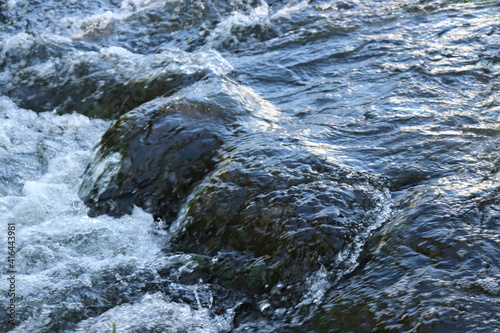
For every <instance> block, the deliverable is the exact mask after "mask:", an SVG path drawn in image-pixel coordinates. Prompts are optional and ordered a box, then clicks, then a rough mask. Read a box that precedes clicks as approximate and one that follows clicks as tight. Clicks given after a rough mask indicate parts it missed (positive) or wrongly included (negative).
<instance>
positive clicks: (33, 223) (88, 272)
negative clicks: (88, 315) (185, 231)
mask: <svg viewBox="0 0 500 333" xmlns="http://www.w3.org/2000/svg"><path fill="white" fill-rule="evenodd" d="M0 120H1V121H0V133H3V134H2V136H1V137H3V139H2V142H4V143H5V144H4V148H5V149H6V150H7V153H8V154H13V155H15V154H33V155H35V156H38V157H39V160H40V161H41V162H40V163H44V164H45V165H46V168H45V172H44V173H43V174H42V175H38V176H34V178H31V179H29V180H27V181H26V182H25V184H24V187H23V192H22V194H21V195H17V196H4V197H0V220H1V221H4V223H1V225H0V234H2V235H6V233H7V223H6V222H13V223H15V224H16V251H17V253H16V270H17V290H16V300H17V303H16V305H17V309H18V312H17V314H18V318H20V319H21V323H20V325H19V326H18V327H16V328H15V329H14V330H12V332H47V331H50V330H51V327H53V325H57V323H58V322H61V321H65V320H66V319H65V318H67V316H68V313H76V314H80V316H81V314H82V313H84V312H85V311H86V310H85V308H86V303H85V302H88V299H87V300H86V297H87V298H88V297H90V296H92V295H94V294H95V295H96V296H95V297H96V300H95V302H97V303H99V302H103V305H104V306H108V307H113V305H112V304H111V305H109V304H107V303H106V302H109V301H105V300H104V301H103V300H100V297H101V296H99V295H100V294H102V293H103V292H104V291H105V290H106V288H107V287H108V285H107V283H108V282H107V281H108V280H109V279H111V280H112V281H115V283H122V284H123V285H124V286H126V287H124V291H123V292H122V294H121V295H119V296H120V297H122V298H125V299H126V298H127V297H129V293H130V294H133V293H134V291H133V290H132V289H133V288H134V287H133V281H135V280H141V279H147V277H148V276H151V274H152V275H153V276H155V274H157V273H156V269H157V267H156V266H157V265H158V264H159V260H160V259H161V258H164V257H165V255H164V254H161V253H160V252H161V249H162V246H163V245H164V244H165V243H164V242H165V235H164V233H163V232H162V231H161V230H160V229H159V226H158V224H157V223H155V222H154V221H153V218H152V216H151V215H150V214H147V213H145V212H144V211H142V210H141V209H138V208H134V211H133V213H132V215H130V216H124V217H122V218H119V219H116V218H112V217H109V216H100V217H96V218H90V217H88V216H87V215H86V210H87V208H86V207H85V206H84V205H83V203H82V202H81V200H80V199H79V198H78V196H77V194H76V192H77V188H78V185H79V184H80V179H79V176H80V175H81V173H82V172H83V168H84V166H85V164H86V162H87V159H88V158H89V155H90V151H91V149H92V147H93V145H94V144H95V143H96V142H97V141H98V139H99V138H100V136H101V135H102V134H103V132H104V131H105V130H106V129H107V127H108V125H109V124H110V123H109V122H105V121H102V120H91V119H88V118H87V117H85V116H82V115H77V114H71V115H62V116H60V115H56V114H54V113H42V114H40V115H37V114H36V113H34V112H32V111H29V110H23V109H20V108H18V107H16V106H15V104H14V103H12V101H10V100H9V99H7V98H3V97H2V98H0ZM1 137H0V138H1ZM9 141H10V142H11V144H7V143H8V142H9ZM6 249H7V247H6V246H2V247H1V249H0V256H1V257H3V258H6V257H7V253H6ZM172 260H173V262H175V261H179V260H181V261H182V260H189V257H185V258H180V259H179V258H172ZM167 262H168V260H167ZM5 263H6V261H1V262H0V265H2V267H0V269H1V271H2V273H3V275H2V277H1V278H2V281H6V276H5V274H6V273H5V272H6V271H7V270H6V269H5V267H3V265H5ZM126 279H129V280H130V279H132V280H133V281H132V282H131V283H130V284H129V280H126ZM121 281H123V282H121ZM4 284H5V282H2V284H1V285H2V289H3V286H4ZM129 289H130V290H129ZM137 292H140V291H139V290H138V291H137ZM130 298H131V296H130ZM6 304H8V299H7V293H1V294H0V310H1V311H5V310H6V309H5V308H4V307H5V305H6ZM97 305H98V304H96V306H97ZM168 316H170V317H168ZM231 316H232V314H231V313H229V312H228V313H226V314H225V315H224V316H220V317H219V316H216V317H213V316H211V315H209V311H208V309H203V308H201V309H198V310H192V309H190V308H189V306H188V305H184V304H177V303H174V302H170V301H169V300H168V299H167V298H165V297H164V296H163V295H161V294H155V295H145V296H144V297H143V298H142V299H141V300H140V301H139V302H137V303H135V304H124V305H120V306H117V307H115V308H112V309H111V310H109V311H108V312H106V313H104V314H102V315H100V316H98V317H96V318H93V319H89V320H86V321H83V322H81V323H80V324H79V326H78V330H77V331H84V332H98V331H106V330H100V327H107V328H109V324H110V320H115V321H117V323H118V327H119V331H123V329H124V328H126V327H128V328H130V329H131V330H128V332H132V331H136V332H141V331H143V330H144V329H147V328H148V327H150V326H151V325H154V327H164V328H165V329H166V331H168V328H169V327H174V328H186V329H189V330H191V331H194V332H218V331H221V330H226V329H227V328H228V327H229V325H230V324H229V323H230V322H231V320H230V318H229V317H231ZM165 318H171V320H170V321H171V324H169V323H168V322H165V320H164V319H165ZM106 325H108V326H106ZM161 325H163V326H161ZM168 325H173V326H168ZM98 328H99V329H98Z"/></svg>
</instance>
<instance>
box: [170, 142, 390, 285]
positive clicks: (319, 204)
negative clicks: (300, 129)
mask: <svg viewBox="0 0 500 333" xmlns="http://www.w3.org/2000/svg"><path fill="white" fill-rule="evenodd" d="M246 140H247V141H253V143H247V144H245V143H242V142H240V143H239V144H238V147H237V148H234V150H230V151H229V152H228V153H227V155H225V156H224V161H223V162H221V163H220V165H219V166H218V167H217V169H216V170H215V171H214V172H212V173H211V174H210V175H209V176H208V177H207V178H206V179H205V180H204V181H203V182H202V183H201V184H200V185H199V186H198V187H197V188H196V189H195V190H194V193H193V196H192V197H190V200H188V202H187V204H186V208H185V210H184V211H183V212H182V215H181V216H180V217H179V220H178V221H176V224H174V225H173V226H172V228H171V231H172V233H173V234H174V236H173V238H172V240H171V244H172V245H171V246H172V247H173V249H175V250H177V251H183V252H191V253H198V254H201V255H207V256H211V257H217V256H221V255H223V256H224V255H225V256H226V257H228V256H232V257H233V258H241V260H240V261H239V262H238V260H236V262H235V263H234V265H235V266H234V268H233V270H235V271H241V269H242V267H245V266H246V267H248V270H247V272H246V277H242V278H240V279H235V278H229V277H227V278H228V279H227V281H222V283H226V284H229V285H230V286H231V287H233V288H236V289H247V290H253V291H255V292H258V291H260V292H262V289H264V288H265V286H266V285H268V286H270V287H272V286H273V285H275V284H276V283H278V282H284V283H293V282H297V281H299V280H300V279H302V278H303V277H304V276H306V275H308V274H309V273H310V272H314V271H316V270H318V269H320V268H321V267H325V268H327V269H328V270H329V271H330V272H333V276H334V279H335V278H338V277H340V276H342V274H344V273H345V272H347V271H349V270H350V269H352V268H353V267H354V266H355V264H354V263H355V260H356V257H357V255H358V254H359V250H360V247H361V246H362V244H363V242H364V240H365V239H366V238H367V237H368V235H369V234H370V231H371V230H373V229H374V228H376V227H377V226H379V225H380V223H381V222H382V220H383V217H384V216H385V213H386V209H387V201H388V196H387V193H386V192H385V191H384V182H383V180H381V179H379V178H377V177H373V176H369V175H366V174H362V173H359V172H355V171H353V170H348V169H343V168H342V167H339V166H336V165H334V164H332V163H329V162H327V161H325V160H324V159H322V158H321V157H318V156H316V155H314V154H312V153H309V152H305V151H300V150H297V148H296V147H293V146H286V145H283V146H281V145H279V144H278V143H277V142H273V144H264V143H262V142H260V144H259V141H258V139H257V138H255V137H253V138H246ZM233 260H234V259H233ZM226 261H227V260H226ZM249 262H250V263H251V265H249ZM223 263H225V261H224V260H223ZM257 263H258V264H257ZM240 275H241V274H240ZM217 278H218V279H219V280H222V279H223V277H222V279H221V275H218V277H217Z"/></svg>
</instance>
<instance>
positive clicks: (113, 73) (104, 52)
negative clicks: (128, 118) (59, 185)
mask: <svg viewBox="0 0 500 333" xmlns="http://www.w3.org/2000/svg"><path fill="white" fill-rule="evenodd" d="M46 39H47V38H46V37H42V36H37V35H29V34H26V33H21V34H17V35H15V36H13V37H10V38H8V39H7V40H6V41H5V42H4V43H3V44H2V45H0V56H1V60H0V67H2V68H6V69H8V75H0V94H2V95H6V96H9V97H10V98H11V99H12V100H13V101H15V102H16V103H17V104H18V105H19V106H21V107H23V108H26V109H31V110H33V111H37V112H41V111H48V110H54V109H55V110H57V112H58V113H70V112H73V111H74V112H77V113H81V114H84V115H87V116H90V117H96V118H104V119H116V118H118V117H119V116H120V115H122V114H124V113H126V112H128V111H130V110H132V109H134V108H135V107H138V106H139V105H141V104H143V103H145V102H148V101H150V100H152V99H154V98H156V97H159V96H170V95H172V94H174V93H176V92H177V91H179V90H180V89H182V88H183V87H186V86H189V85H191V84H193V83H194V82H197V81H199V80H201V79H203V78H204V77H206V76H207V75H208V76H209V75H213V74H215V75H218V74H221V73H227V72H229V71H231V70H232V67H231V65H230V64H229V63H227V62H226V61H225V60H224V59H223V58H222V57H221V56H220V55H219V54H218V53H217V52H216V51H206V52H196V53H187V52H182V51H167V50H165V51H163V52H161V53H158V54H151V55H142V54H136V53H132V52H130V51H128V50H126V49H124V48H121V47H108V48H101V49H96V48H95V47H94V46H92V45H91V44H87V43H82V42H70V41H68V40H64V39H62V40H60V39H57V40H46ZM0 74H1V73H0ZM4 74H5V73H4Z"/></svg>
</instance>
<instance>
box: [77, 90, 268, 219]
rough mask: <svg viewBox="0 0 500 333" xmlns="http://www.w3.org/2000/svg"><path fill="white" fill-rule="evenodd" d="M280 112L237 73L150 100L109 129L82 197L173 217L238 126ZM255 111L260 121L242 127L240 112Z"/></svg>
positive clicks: (95, 211)
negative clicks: (240, 82) (235, 79)
mask: <svg viewBox="0 0 500 333" xmlns="http://www.w3.org/2000/svg"><path fill="white" fill-rule="evenodd" d="M273 112H277V111H276V110H275V109H273V108H272V106H271V105H270V104H268V103H266V102H265V101H262V100H260V99H259V98H258V96H255V95H253V94H252V93H251V92H249V91H246V90H244V89H241V88H239V87H238V86H236V85H235V84H234V83H232V82H230V81H219V82H218V83H216V84H213V83H212V82H210V81H208V82H199V83H198V84H195V85H193V86H192V87H191V88H190V89H186V90H185V91H184V92H183V93H179V94H176V95H175V96H173V97H172V98H158V99H156V100H154V101H151V102H150V103H146V104H144V105H143V106H141V107H139V108H137V109H135V110H133V111H131V112H129V113H128V114H126V115H124V116H123V117H121V118H120V119H119V120H118V121H117V122H116V123H115V124H114V125H113V126H112V127H111V128H110V129H109V130H108V131H107V132H106V133H105V135H104V136H103V137H102V139H101V142H100V144H99V146H98V147H97V148H96V151H95V154H94V157H93V158H92V159H91V161H90V163H89V164H88V167H87V170H86V172H85V175H84V179H83V182H82V186H81V188H80V197H81V198H82V199H83V200H84V202H85V203H86V204H87V205H89V206H90V207H91V210H90V212H89V213H90V215H99V214H109V215H112V216H121V215H123V214H130V213H131V212H132V208H133V205H136V206H139V207H142V208H143V209H145V210H146V211H148V212H150V213H152V214H154V215H155V216H156V217H158V218H161V219H162V220H164V221H165V222H167V223H170V222H171V221H172V220H173V219H174V218H175V217H176V216H177V212H178V210H179V206H180V204H181V203H182V202H183V201H184V200H185V199H186V198H187V196H188V195H189V194H190V193H191V190H192V188H193V186H194V185H195V184H196V183H197V182H199V181H201V180H202V179H203V178H204V176H205V175H207V174H208V173H209V172H210V171H212V170H213V169H214V167H215V165H216V163H217V162H218V161H219V159H220V158H219V157H218V149H219V147H220V146H221V145H222V144H223V143H224V142H225V141H227V140H228V139H230V138H231V137H232V135H236V134H237V133H238V132H244V131H252V130H254V127H255V129H257V128H259V127H260V126H268V125H267V124H268V122H267V121H266V119H265V118H266V117H272V115H273ZM250 114H252V119H253V121H250V120H248V121H247V123H246V127H245V128H243V127H242V125H241V124H240V123H239V121H238V119H239V118H240V117H246V118H248V117H249V115H250ZM259 114H261V117H260V116H259ZM259 117H260V118H262V119H259ZM252 126H254V127H252Z"/></svg>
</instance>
